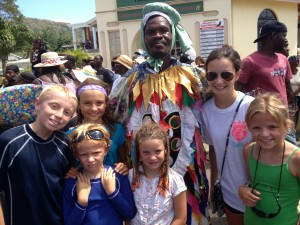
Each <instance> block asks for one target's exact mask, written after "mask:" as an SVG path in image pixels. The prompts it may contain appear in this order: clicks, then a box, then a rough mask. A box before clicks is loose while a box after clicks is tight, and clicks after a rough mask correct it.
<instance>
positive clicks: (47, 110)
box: [0, 2, 300, 225]
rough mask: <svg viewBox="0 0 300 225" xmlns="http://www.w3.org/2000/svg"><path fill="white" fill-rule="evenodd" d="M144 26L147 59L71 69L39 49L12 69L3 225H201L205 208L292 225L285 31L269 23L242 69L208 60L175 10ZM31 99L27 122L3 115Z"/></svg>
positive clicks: (148, 9)
mask: <svg viewBox="0 0 300 225" xmlns="http://www.w3.org/2000/svg"><path fill="white" fill-rule="evenodd" d="M142 15H143V17H142V21H141V29H142V31H143V32H141V35H142V39H141V40H142V43H141V44H142V48H143V49H137V50H136V51H135V52H134V55H133V56H132V57H129V56H127V55H119V56H116V57H114V58H113V59H112V60H111V69H109V68H104V67H103V65H102V63H103V57H102V56H101V55H96V56H94V57H91V56H89V57H88V58H87V59H84V60H83V61H82V66H81V68H77V67H76V60H75V58H74V57H73V56H71V55H67V56H63V57H60V56H59V55H58V53H56V52H50V51H47V50H46V48H45V44H44V42H43V41H42V40H41V39H37V40H35V41H34V43H33V49H32V55H31V62H32V73H30V72H23V73H20V70H19V68H18V67H17V66H15V65H9V66H7V68H6V73H5V82H4V83H3V85H2V87H1V89H0V96H9V95H14V97H13V98H10V102H8V103H7V105H5V106H4V105H0V109H1V110H2V112H4V110H6V111H5V112H9V113H7V114H8V115H5V116H6V117H4V116H2V117H0V129H1V130H0V203H1V204H0V224H12V225H21V224H22V225H41V224H43V225H48V224H49V225H62V224H72V225H73V224H78V225H79V224H82V225H83V224H100V225H101V224H116V225H117V224H120V225H121V224H149V225H150V224H151V225H152V224H166V225H167V224H172V225H175V224H182V225H183V224H188V225H195V224H201V225H208V224H211V219H210V215H209V211H208V206H209V204H211V205H212V206H213V213H215V212H218V214H219V215H220V216H222V214H224V213H225V215H226V220H227V223H228V225H244V224H245V225H254V224H255V225H267V224H270V225H271V224H272V225H277V224H278V225H279V224H286V225H295V224H299V221H298V209H297V206H298V202H299V199H300V182H299V177H300V151H298V147H297V146H296V132H295V126H297V124H298V117H299V107H300V100H299V99H300V98H299V96H300V77H299V76H300V72H299V71H300V70H299V68H298V65H299V58H298V56H290V57H288V55H287V54H286V55H283V54H282V53H283V52H287V51H286V50H287V49H288V42H287V39H286V34H287V27H286V26H285V24H283V23H281V22H279V21H270V22H268V23H266V24H264V25H263V27H262V28H261V30H260V33H259V36H258V38H257V39H256V40H255V41H254V42H260V43H261V45H260V48H259V50H258V51H256V52H254V53H252V54H250V55H249V56H247V57H246V58H245V59H243V60H241V57H240V55H239V53H238V52H237V51H236V50H234V49H233V48H232V47H231V46H228V45H224V46H222V47H219V48H217V49H215V50H213V51H212V52H211V53H210V54H209V56H208V57H207V59H206V60H204V59H203V58H201V57H200V56H198V57H196V54H195V50H194V48H193V46H192V42H191V39H190V37H189V35H188V34H187V32H186V31H185V29H184V28H183V27H182V26H181V25H180V19H181V17H180V14H179V13H178V12H177V11H176V10H175V9H174V8H173V7H171V6H169V5H167V4H165V3H159V2H155V3H149V4H146V5H145V6H144V8H143V11H142ZM178 37H180V38H178ZM176 40H178V42H179V45H180V48H181V50H182V53H181V54H180V56H179V57H178V58H176V57H173V56H172V55H171V52H172V49H173V48H174V46H175V43H176ZM36 87H39V88H36ZM16 90H18V91H19V92H18V96H17V95H16V93H17V91H16ZM25 90H26V91H25ZM28 90H29V92H30V94H28V93H27V91H28ZM20 93H21V94H20ZM25 93H26V94H25ZM26 96H31V97H32V96H35V97H32V98H34V99H32V100H33V101H32V103H31V106H32V107H33V108H34V113H29V115H27V116H28V117H25V116H24V117H23V116H21V117H20V118H19V117H18V116H16V115H17V114H16V112H15V110H11V109H10V108H9V107H10V105H11V104H14V109H15V107H17V106H19V107H20V108H19V109H18V110H17V111H18V112H19V111H21V112H23V111H24V112H25V111H26V110H27V109H28V108H29V106H28V105H26V106H23V105H22V104H21V102H22V100H23V99H24V98H25V97H26ZM16 105H17V106H16ZM1 107H2V108H1ZM7 108H8V109H7ZM18 115H19V114H18ZM7 117H10V119H7ZM24 118H25V120H26V123H25V124H20V123H21V122H23V121H24ZM204 143H205V144H207V145H208V146H209V150H208V155H209V163H210V169H211V176H210V178H208V177H207V175H206V170H205V163H206V161H207V158H208V157H207V156H206V150H205V148H204V145H203V144H204ZM298 160H299V162H298ZM216 184H218V185H220V187H221V192H220V193H221V200H222V201H221V204H219V203H220V201H219V202H218V204H216V202H215V198H214V196H216V192H215V190H216V189H215V188H214V186H215V185H216ZM214 192H215V193H214Z"/></svg>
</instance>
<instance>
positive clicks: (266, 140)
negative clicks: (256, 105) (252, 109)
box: [249, 112, 284, 149]
mask: <svg viewBox="0 0 300 225" xmlns="http://www.w3.org/2000/svg"><path fill="white" fill-rule="evenodd" d="M249 130H250V132H251V134H252V137H253V140H254V141H256V142H257V143H258V144H259V145H260V146H261V147H262V148H264V149H274V148H277V147H276V146H281V144H282V140H283V137H284V134H283V132H282V131H281V130H280V128H279V126H278V123H277V122H276V120H275V119H274V117H272V116H271V115H270V114H269V113H260V112H258V113H256V114H254V115H253V116H252V118H251V120H250V126H249Z"/></svg>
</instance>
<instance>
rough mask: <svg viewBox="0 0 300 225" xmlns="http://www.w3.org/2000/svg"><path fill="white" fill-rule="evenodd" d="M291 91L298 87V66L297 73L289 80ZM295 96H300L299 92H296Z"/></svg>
mask: <svg viewBox="0 0 300 225" xmlns="http://www.w3.org/2000/svg"><path fill="white" fill-rule="evenodd" d="M290 82H291V85H292V89H293V91H296V90H297V89H298V88H299V87H300V68H299V67H298V71H297V73H296V74H295V75H294V74H293V77H292V79H291V80H290ZM297 96H300V93H298V94H297Z"/></svg>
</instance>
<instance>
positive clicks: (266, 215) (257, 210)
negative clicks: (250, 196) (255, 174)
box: [251, 183, 281, 219]
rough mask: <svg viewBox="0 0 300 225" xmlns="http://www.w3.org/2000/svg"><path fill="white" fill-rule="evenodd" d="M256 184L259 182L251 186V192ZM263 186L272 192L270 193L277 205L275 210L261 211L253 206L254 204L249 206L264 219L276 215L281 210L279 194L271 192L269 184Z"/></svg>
mask: <svg viewBox="0 0 300 225" xmlns="http://www.w3.org/2000/svg"><path fill="white" fill-rule="evenodd" d="M258 184H259V183H256V185H254V186H253V187H252V193H253V190H254V189H255V188H256V187H257V185H258ZM265 186H266V187H267V188H268V189H269V191H270V192H271V193H272V195H273V196H274V198H275V201H276V203H277V206H278V209H277V212H275V213H265V212H263V211H261V210H259V209H257V208H255V206H254V207H251V210H252V211H253V212H254V213H255V214H256V215H257V216H258V217H261V218H266V219H272V218H274V217H276V216H277V215H278V214H279V213H280V211H281V205H280V204H279V194H277V197H276V195H275V194H274V193H273V191H272V190H271V188H270V187H269V186H267V185H265Z"/></svg>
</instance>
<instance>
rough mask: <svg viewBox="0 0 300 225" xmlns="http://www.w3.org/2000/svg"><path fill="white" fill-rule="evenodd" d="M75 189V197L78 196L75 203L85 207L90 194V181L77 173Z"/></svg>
mask: <svg viewBox="0 0 300 225" xmlns="http://www.w3.org/2000/svg"><path fill="white" fill-rule="evenodd" d="M76 189H77V196H78V197H77V202H78V203H79V204H80V205H82V206H86V205H87V203H88V200H89V195H90V192H91V182H90V179H89V178H88V177H86V176H85V175H84V174H82V173H79V174H78V176H77V183H76Z"/></svg>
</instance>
